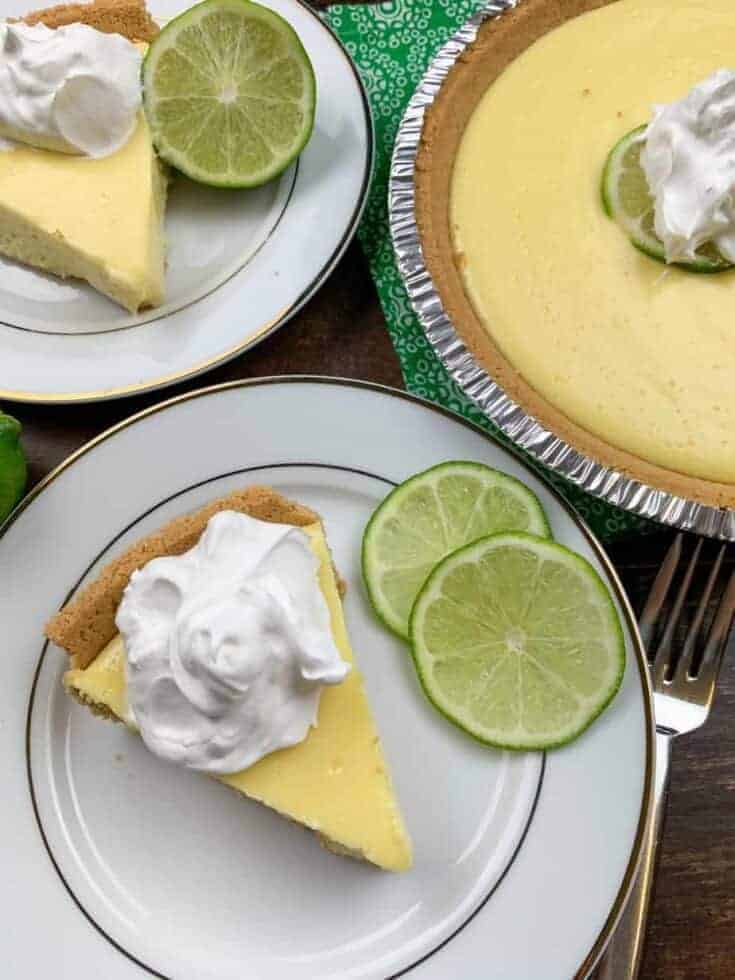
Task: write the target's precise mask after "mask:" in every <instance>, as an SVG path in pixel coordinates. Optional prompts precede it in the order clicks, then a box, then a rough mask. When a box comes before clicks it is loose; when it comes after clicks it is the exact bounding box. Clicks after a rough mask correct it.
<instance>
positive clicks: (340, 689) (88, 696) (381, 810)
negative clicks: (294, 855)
mask: <svg viewBox="0 0 735 980" xmlns="http://www.w3.org/2000/svg"><path fill="white" fill-rule="evenodd" d="M223 510H235V511H238V512H240V513H243V514H248V515H249V516H251V517H255V518H258V519H260V520H267V521H275V522H277V523H283V524H293V525H294V526H297V527H302V528H303V529H304V530H305V531H306V533H307V534H308V535H309V539H310V544H311V546H312V549H313V551H314V553H315V554H316V556H317V558H318V559H319V580H320V586H321V588H322V592H323V594H324V596H325V599H326V601H327V605H328V607H329V612H330V618H331V626H332V633H333V636H334V639H335V643H336V644H337V647H338V649H339V651H340V655H341V656H342V658H343V659H344V660H346V661H349V662H350V663H351V664H353V667H352V669H351V670H350V672H349V674H348V675H347V678H346V679H345V680H344V681H343V682H342V683H341V684H338V685H336V686H334V687H326V688H324V689H323V690H322V693H321V699H320V706H319V716H318V724H317V726H316V727H315V728H312V729H311V730H310V731H309V734H308V735H307V737H306V739H304V741H303V742H301V743H300V744H299V745H296V746H293V747H291V748H287V749H281V750H279V751H277V752H273V753H271V754H270V755H268V756H265V757H264V758H263V759H261V760H260V761H259V762H258V763H256V764H255V765H253V766H251V767H250V768H249V769H247V770H244V771H242V772H239V773H234V774H232V775H227V776H217V777H214V778H216V779H217V780H218V781H220V782H222V783H224V784H225V785H227V786H229V787H231V788H232V789H234V790H235V791H236V792H238V793H240V794H242V795H243V796H246V797H249V798H251V799H253V800H256V801H257V802H260V803H263V804H265V805H266V806H268V807H270V808H271V809H273V810H276V811H277V812H278V813H280V814H281V815H283V816H285V817H287V818H289V819H290V820H292V821H294V822H296V823H300V824H302V825H304V826H305V827H307V828H308V829H309V830H312V831H314V832H315V833H316V834H317V835H318V838H319V840H320V842H321V843H322V844H323V845H324V846H325V847H327V848H328V849H329V850H330V851H333V852H334V853H336V854H340V855H344V856H349V857H353V858H357V859H359V860H363V861H367V862H369V863H371V864H374V865H377V866H378V867H380V868H383V869H385V870H389V871H404V870H407V869H408V868H409V867H410V866H411V863H412V851H411V842H410V839H409V836H408V833H407V831H406V828H405V826H404V823H403V818H402V815H401V811H400V808H399V804H398V800H397V797H396V795H395V791H394V789H393V786H392V783H391V779H390V774H389V770H388V766H387V763H386V760H385V757H384V755H383V750H382V746H381V743H380V738H379V735H378V731H377V728H376V726H375V722H374V720H373V717H372V712H371V710H370V706H369V703H368V698H367V694H366V691H365V686H364V682H363V678H362V676H361V674H360V672H359V669H358V667H357V665H356V663H355V659H354V656H353V653H352V650H351V647H350V643H349V638H348V634H347V628H346V624H345V620H344V614H343V610H342V603H341V599H340V592H341V591H342V586H341V582H340V580H339V577H338V576H337V573H336V571H335V568H334V564H333V562H332V558H331V555H330V552H329V547H328V544H327V539H326V536H325V533H324V529H323V527H322V523H321V520H320V519H319V517H318V515H317V514H315V513H314V512H313V511H311V510H310V509H308V508H306V507H303V506H301V505H299V504H296V503H293V502H292V501H290V500H287V499H286V498H285V497H282V496H281V495H280V494H278V493H277V492H276V491H274V490H272V489H271V488H269V487H260V486H253V487H248V488H246V489H245V490H242V491H237V492H235V493H232V494H230V495H228V496H226V497H221V498H219V499H217V500H214V501H212V502H211V503H209V504H208V505H206V506H205V507H203V508H201V509H200V510H198V511H195V512H193V513H191V514H187V515H184V516H183V517H179V518H176V519H175V520H173V521H171V522H170V523H169V524H167V525H165V526H164V527H162V528H161V529H160V530H158V531H156V532H154V533H153V534H150V535H148V536H147V537H145V538H143V539H141V540H140V541H138V542H137V543H136V544H134V545H133V546H132V547H130V548H128V549H127V551H125V552H124V553H123V554H122V555H120V557H118V558H117V559H116V560H115V561H113V562H112V563H110V564H109V565H107V566H106V567H105V568H104V569H103V570H102V572H101V574H100V575H99V577H98V578H97V579H96V580H95V581H93V582H92V583H90V584H89V585H87V586H86V587H85V588H84V589H83V590H82V591H81V592H80V593H79V595H78V596H77V597H76V598H75V599H73V600H72V601H71V602H70V603H69V604H67V605H66V606H65V607H64V608H63V609H61V610H60V612H58V613H57V614H56V615H55V616H54V617H53V618H52V619H51V620H50V621H49V623H48V624H47V626H46V635H47V636H48V638H49V639H50V640H52V641H53V642H54V643H56V644H58V645H59V646H61V647H62V648H64V649H65V650H66V651H67V653H68V654H69V656H70V669H69V670H68V671H67V672H66V673H65V675H64V679H63V683H64V687H65V689H66V691H67V693H68V694H70V695H71V696H72V697H74V698H75V699H76V700H77V701H79V702H80V703H81V704H83V705H84V706H86V707H87V708H89V709H90V710H91V711H92V712H93V713H94V714H96V715H99V716H101V717H103V718H106V719H110V720H117V721H122V722H123V723H126V716H127V711H126V693H125V650H124V646H123V642H122V638H121V637H120V636H119V635H118V634H117V633H116V629H115V623H114V619H115V612H116V610H117V606H118V605H119V602H120V600H121V598H122V593H123V591H124V589H125V586H126V584H127V582H128V580H129V578H130V575H131V574H132V572H133V571H134V570H136V569H137V568H141V567H143V565H145V564H146V563H147V562H148V561H150V560H151V559H153V558H156V557H161V556H163V555H176V554H182V553H183V552H184V551H187V550H189V548H191V547H193V545H194V544H195V543H196V541H197V540H198V538H199V536H200V535H201V533H202V531H203V530H204V528H205V527H206V524H207V522H208V521H209V519H210V517H212V516H213V515H214V514H215V513H218V512H220V511H223ZM129 727H130V726H129Z"/></svg>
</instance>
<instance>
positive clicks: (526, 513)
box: [362, 462, 551, 639]
mask: <svg viewBox="0 0 735 980" xmlns="http://www.w3.org/2000/svg"><path fill="white" fill-rule="evenodd" d="M498 531H529V532H530V533H532V534H538V535H540V536H542V537H550V536H551V531H550V530H549V524H548V521H547V520H546V515H545V514H544V511H543V508H542V507H541V504H540V503H539V502H538V498H537V497H536V495H535V494H533V493H532V492H531V491H530V490H529V489H528V487H526V486H524V485H523V484H522V483H521V482H520V481H519V480H516V479H514V478H513V477H511V476H506V475H505V474H504V473H499V472H498V471H497V470H493V469H490V467H489V466H483V465H482V464H481V463H464V462H456V463H441V464H440V465H439V466H435V467H433V468H432V469H430V470H426V471H425V472H423V473H419V474H418V475H417V476H413V477H411V479H410V480H406V482H405V483H402V484H401V485H400V486H399V487H396V489H395V490H393V491H392V493H390V494H389V495H388V496H387V497H386V498H385V500H384V501H383V503H382V504H381V505H380V507H378V509H377V510H376V511H375V513H374V514H373V516H372V518H371V519H370V523H369V524H368V526H367V527H366V528H365V535H364V537H363V541H362V572H363V576H364V579H365V584H366V586H367V591H368V595H369V596H370V601H371V602H372V604H373V607H374V609H375V611H376V612H377V614H378V616H380V618H381V619H382V620H383V622H384V623H385V625H386V626H388V627H389V628H390V629H392V630H393V631H394V632H395V633H398V635H399V636H402V637H403V638H404V639H408V619H409V616H410V614H411V607H412V606H413V604H414V600H415V599H416V596H417V595H418V593H419V590H420V588H421V586H422V585H423V584H424V582H425V581H426V578H427V576H428V575H429V573H430V572H431V570H432V569H433V568H434V567H435V565H436V564H437V563H438V562H440V561H441V560H442V558H445V557H446V556H447V555H448V554H450V552H452V551H456V550H457V548H461V547H462V546H463V545H466V544H469V543H470V542H471V541H475V540H477V538H482V537H485V536H486V535H488V534H494V533H495V532H498Z"/></svg>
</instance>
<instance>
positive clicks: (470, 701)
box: [410, 533, 625, 749]
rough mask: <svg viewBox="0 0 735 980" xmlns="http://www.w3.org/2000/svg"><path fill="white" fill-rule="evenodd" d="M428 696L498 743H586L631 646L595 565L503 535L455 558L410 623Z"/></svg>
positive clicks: (539, 542)
mask: <svg viewBox="0 0 735 980" xmlns="http://www.w3.org/2000/svg"><path fill="white" fill-rule="evenodd" d="M410 634H411V644H412V651H413V656H414V660H415V662H416V667H417V670H418V674H419V678H420V680H421V684H422V686H423V688H424V691H425V693H426V695H427V696H428V698H429V699H430V700H431V701H432V702H433V704H434V705H435V706H436V707H437V708H438V709H439V710H440V711H441V712H442V713H443V714H444V715H446V716H447V718H449V719H450V720H451V721H453V722H454V723H455V724H456V725H458V726H459V727H460V728H462V729H464V730H465V731H467V732H469V734H471V735H474V736H475V738H478V739H480V740H481V741H482V742H486V743H488V744H491V745H497V746H500V747H503V748H510V749H546V748H552V747H554V746H558V745H563V744H564V743H565V742H568V741H570V740H571V739H573V738H575V737H576V736H577V735H579V734H580V733H581V732H582V731H584V729H585V728H587V726H588V725H589V724H590V723H591V722H592V721H593V720H594V719H595V718H596V717H597V715H599V713H600V712H601V711H602V709H603V708H604V707H605V706H606V705H607V704H608V702H609V701H610V700H611V699H612V697H613V696H614V695H615V692H616V691H617V690H618V687H619V686H620V682H621V680H622V676H623V670H624V667H625V646H624V640H623V633H622V629H621V627H620V622H619V620H618V616H617V612H616V610H615V607H614V606H613V603H612V600H611V598H610V596H609V594H608V592H607V589H606V588H605V586H604V585H603V583H602V581H601V579H600V577H599V575H598V574H597V572H596V571H595V570H594V569H593V568H592V566H591V565H590V564H589V563H588V562H587V561H585V559H583V558H581V557H580V556H579V555H576V554H574V553H573V552H571V551H569V550H568V549H567V548H564V547H562V546H561V545H558V544H555V543H554V542H552V541H549V540H546V539H542V538H537V537H533V536H531V535H528V534H517V533H516V534H497V535H493V536H491V537H488V538H483V539H482V540H480V541H476V542H474V543H473V544H471V545H468V546H467V547H466V548H462V549H461V550H460V551H457V552H455V553H454V554H452V555H450V556H449V557H448V558H446V559H445V560H444V561H443V562H442V563H441V564H440V565H438V567H437V568H436V569H435V570H434V571H433V572H432V574H431V575H430V576H429V578H428V579H427V581H426V583H425V584H424V586H423V588H422V589H421V592H420V594H419V596H418V598H417V599H416V603H415V605H414V607H413V612H412V614H411V622H410Z"/></svg>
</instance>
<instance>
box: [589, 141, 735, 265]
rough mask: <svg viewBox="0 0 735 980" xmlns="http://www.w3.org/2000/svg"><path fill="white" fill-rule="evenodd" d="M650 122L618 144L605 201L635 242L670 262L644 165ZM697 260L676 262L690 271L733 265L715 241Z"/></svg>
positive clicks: (605, 179) (605, 181) (606, 176)
mask: <svg viewBox="0 0 735 980" xmlns="http://www.w3.org/2000/svg"><path fill="white" fill-rule="evenodd" d="M646 128H647V127H646V126H638V128H637V129H633V130H631V132H629V133H627V134H626V135H625V136H623V138H622V139H621V140H620V141H619V142H618V143H616V144H615V146H614V147H613V148H612V150H611V151H610V155H609V156H608V158H607V161H606V163H605V169H604V170H603V172H602V204H603V207H604V208H605V211H606V213H607V214H608V215H609V216H610V217H611V218H613V219H614V220H615V221H617V223H618V224H619V225H620V227H621V228H622V229H623V231H624V232H625V233H626V235H627V236H628V238H629V239H630V240H631V242H632V243H633V245H635V247H636V248H637V249H639V250H640V251H641V252H643V253H645V254H646V255H648V256H650V258H652V259H656V261H657V262H666V253H665V251H664V246H663V243H662V242H661V239H660V238H658V237H657V235H656V232H655V230H654V203H653V198H652V197H651V193H650V191H649V189H648V181H647V180H646V175H645V173H644V172H643V168H642V167H641V162H640V158H641V151H642V149H643V146H644V137H645V132H646ZM696 254H697V259H696V260H695V261H694V262H675V263H672V264H674V265H677V266H679V267H680V268H682V269H688V270H689V271H690V272H724V271H725V269H731V268H732V265H731V263H729V262H728V261H727V260H726V259H724V258H723V257H722V256H721V255H720V253H719V251H718V250H717V248H716V247H715V246H714V245H712V244H711V243H707V244H705V245H702V246H701V248H700V249H699V250H698V251H697V253H696Z"/></svg>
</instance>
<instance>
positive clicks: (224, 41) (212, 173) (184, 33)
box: [143, 0, 316, 187]
mask: <svg viewBox="0 0 735 980" xmlns="http://www.w3.org/2000/svg"><path fill="white" fill-rule="evenodd" d="M143 94H144V100H145V111H146V115H147V117H148V122H149V125H150V127H151V132H152V135H153V142H154V144H155V146H156V148H157V150H158V152H159V154H160V155H161V156H162V157H163V158H164V159H165V160H166V161H168V163H170V164H172V165H173V166H174V167H177V168H178V169H179V170H181V171H182V172H183V173H185V174H186V175H187V176H188V177H191V178H192V179H193V180H198V181H200V182H201V183H204V184H211V185H214V186H220V187H256V186H258V185H259V184H263V183H265V182H266V181H268V180H271V178H273V177H276V176H277V175H278V174H280V173H281V172H282V171H283V170H285V169H286V167H287V166H288V165H289V163H291V161H292V160H293V159H294V158H295V157H296V156H297V155H298V154H299V153H300V152H301V150H302V149H303V147H304V146H305V144H306V142H307V140H308V139H309V136H310V135H311V131H312V127H313V125H314V109H315V105H316V82H315V79H314V71H313V68H312V66H311V62H310V61H309V57H308V55H307V54H306V51H304V48H303V45H302V44H301V42H300V41H299V39H298V37H297V35H296V33H295V31H294V30H293V28H292V27H291V26H290V25H289V24H288V23H287V22H286V21H285V20H284V19H283V18H282V17H280V16H279V15H278V14H276V13H274V12H273V11H272V10H268V9H267V8H266V7H261V6H260V5H259V4H256V3H250V2H249V0H205V2H204V3H200V4H197V5H196V6H195V7H191V8H190V9H189V10H187V11H186V12H185V13H183V14H181V16H179V17H177V18H175V19H174V20H172V21H171V22H170V23H169V24H168V25H167V26H166V27H164V29H163V30H162V31H161V33H160V34H159V36H158V37H157V38H156V39H155V41H153V43H152V44H151V46H150V48H149V50H148V54H147V55H146V58H145V62H144V65H143Z"/></svg>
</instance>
